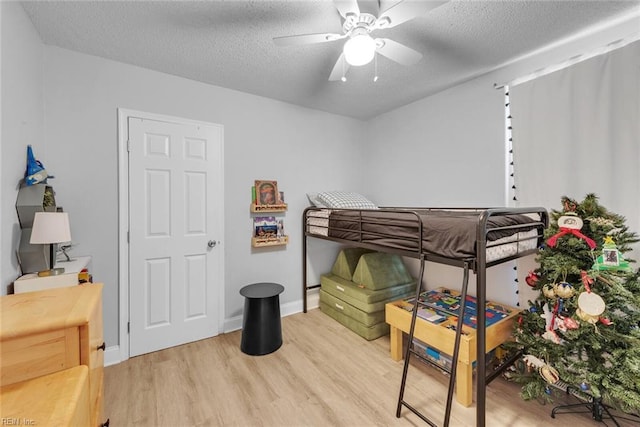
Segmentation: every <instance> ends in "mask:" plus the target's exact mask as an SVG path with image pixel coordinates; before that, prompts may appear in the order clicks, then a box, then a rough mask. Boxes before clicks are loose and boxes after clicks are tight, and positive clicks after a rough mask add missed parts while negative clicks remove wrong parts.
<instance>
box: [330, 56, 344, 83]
mask: <svg viewBox="0 0 640 427" xmlns="http://www.w3.org/2000/svg"><path fill="white" fill-rule="evenodd" d="M347 70H349V63H348V62H347V61H346V60H345V59H344V52H343V53H341V54H340V58H338V60H337V61H336V65H334V66H333V70H331V75H330V76H329V81H330V82H335V81H337V80H341V79H342V77H343V76H345V75H346V74H347Z"/></svg>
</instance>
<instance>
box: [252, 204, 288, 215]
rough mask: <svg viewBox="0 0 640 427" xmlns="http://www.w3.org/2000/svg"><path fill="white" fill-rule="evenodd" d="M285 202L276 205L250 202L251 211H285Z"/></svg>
mask: <svg viewBox="0 0 640 427" xmlns="http://www.w3.org/2000/svg"><path fill="white" fill-rule="evenodd" d="M286 211H287V204H286V203H281V204H278V205H256V204H255V203H252V204H251V212H252V213H263V212H286Z"/></svg>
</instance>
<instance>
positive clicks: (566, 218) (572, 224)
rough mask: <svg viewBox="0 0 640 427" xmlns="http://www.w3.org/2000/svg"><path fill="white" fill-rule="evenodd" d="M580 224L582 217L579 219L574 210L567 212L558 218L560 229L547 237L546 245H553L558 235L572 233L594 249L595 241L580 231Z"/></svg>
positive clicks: (581, 223)
mask: <svg viewBox="0 0 640 427" xmlns="http://www.w3.org/2000/svg"><path fill="white" fill-rule="evenodd" d="M582 225H583V222H582V219H580V217H579V216H578V215H577V214H576V213H575V212H567V213H566V214H565V215H562V216H561V217H560V218H558V227H559V228H560V231H559V232H558V233H557V234H555V235H553V236H551V237H550V238H549V239H547V245H549V246H551V247H554V246H555V245H556V243H557V242H558V239H559V238H560V237H562V236H564V235H565V234H573V235H574V236H576V237H578V238H579V239H582V240H584V241H585V242H586V243H587V245H589V247H590V248H591V249H592V250H593V249H595V248H596V242H594V241H593V239H590V238H589V237H587V236H585V235H584V234H582V233H581V232H580V229H581V228H582Z"/></svg>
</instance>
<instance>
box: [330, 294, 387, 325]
mask: <svg viewBox="0 0 640 427" xmlns="http://www.w3.org/2000/svg"><path fill="white" fill-rule="evenodd" d="M320 302H321V303H323V304H326V305H327V306H329V307H331V308H332V309H334V310H336V311H339V312H341V313H342V314H344V315H345V316H349V317H350V318H352V319H353V320H356V321H358V322H360V323H362V324H363V325H365V326H373V325H375V324H376V323H380V322H384V310H380V311H374V312H373V313H365V312H364V311H362V310H359V309H357V308H355V307H354V306H352V305H351V304H347V303H346V302H344V301H343V300H341V299H339V298H336V297H334V296H333V295H331V294H329V293H327V292H325V291H323V290H322V289H320Z"/></svg>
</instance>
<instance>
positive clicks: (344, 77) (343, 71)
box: [340, 57, 347, 83]
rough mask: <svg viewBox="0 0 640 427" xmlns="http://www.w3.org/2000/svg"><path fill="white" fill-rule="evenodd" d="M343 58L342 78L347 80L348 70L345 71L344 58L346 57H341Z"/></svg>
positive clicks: (344, 80)
mask: <svg viewBox="0 0 640 427" xmlns="http://www.w3.org/2000/svg"><path fill="white" fill-rule="evenodd" d="M341 59H342V78H341V79H340V80H342V82H343V83H344V82H346V81H347V76H346V74H347V73H346V71H345V63H346V61H345V60H344V57H342V58H341Z"/></svg>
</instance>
